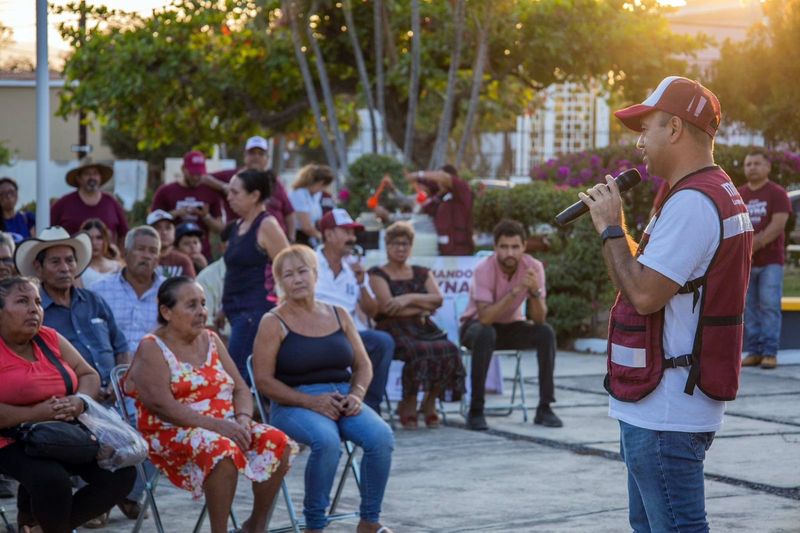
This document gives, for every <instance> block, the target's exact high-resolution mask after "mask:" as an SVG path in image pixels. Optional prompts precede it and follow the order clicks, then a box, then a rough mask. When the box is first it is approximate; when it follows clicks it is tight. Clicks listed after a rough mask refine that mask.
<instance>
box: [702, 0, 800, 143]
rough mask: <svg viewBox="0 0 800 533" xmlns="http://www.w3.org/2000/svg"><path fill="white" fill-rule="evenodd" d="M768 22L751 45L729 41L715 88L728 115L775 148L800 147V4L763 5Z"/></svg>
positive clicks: (775, 1) (794, 0)
mask: <svg viewBox="0 0 800 533" xmlns="http://www.w3.org/2000/svg"><path fill="white" fill-rule="evenodd" d="M762 5H763V8H764V13H765V15H766V16H767V20H768V23H758V24H756V25H755V26H754V27H753V28H752V29H751V30H750V33H749V35H748V38H747V39H746V40H745V41H742V42H738V43H733V42H726V43H724V45H723V46H722V49H721V53H720V58H719V60H718V61H717V62H716V64H715V65H714V76H713V82H712V84H711V87H712V88H713V90H714V92H715V93H716V94H717V95H718V96H719V98H720V101H721V102H722V104H723V105H722V111H723V113H724V114H726V115H727V116H728V117H729V118H731V119H733V120H739V121H741V122H743V123H744V124H745V125H747V126H748V127H749V128H751V129H754V130H759V131H761V132H762V133H763V135H764V138H765V140H766V141H767V143H768V144H770V145H775V144H778V143H785V144H787V145H789V147H790V148H793V149H796V148H798V146H800V106H798V105H797V80H798V79H800V38H798V35H800V0H768V1H766V2H763V4H762Z"/></svg>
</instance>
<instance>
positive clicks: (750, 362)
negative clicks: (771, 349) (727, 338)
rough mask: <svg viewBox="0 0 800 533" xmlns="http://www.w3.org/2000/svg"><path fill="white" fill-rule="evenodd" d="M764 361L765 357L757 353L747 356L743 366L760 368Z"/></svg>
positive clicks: (743, 360)
mask: <svg viewBox="0 0 800 533" xmlns="http://www.w3.org/2000/svg"><path fill="white" fill-rule="evenodd" d="M762 359H764V356H763V355H758V354H755V353H751V354H747V357H745V358H744V359H742V366H758V365H760V364H761V360H762Z"/></svg>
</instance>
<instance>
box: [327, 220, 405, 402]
mask: <svg viewBox="0 0 800 533" xmlns="http://www.w3.org/2000/svg"><path fill="white" fill-rule="evenodd" d="M319 228H320V233H321V234H322V240H323V244H322V246H320V247H319V248H317V260H318V261H319V272H318V276H319V279H318V280H317V289H316V293H315V296H316V298H317V299H318V300H319V301H321V302H327V303H329V304H333V305H339V306H341V307H343V308H344V309H346V310H347V312H348V313H350V316H352V317H353V320H355V323H356V327H358V332H359V335H361V341H362V342H363V343H364V348H365V349H366V350H367V354H368V355H369V358H370V361H372V383H370V386H369V389H367V394H366V396H365V397H364V403H366V404H367V405H369V406H370V407H371V408H372V409H373V410H374V411H375V412H376V413H379V414H380V412H381V406H380V404H381V399H382V398H383V395H384V394H385V390H386V381H387V379H388V378H389V366H390V365H391V363H392V357H393V356H394V339H392V336H391V335H389V334H388V333H386V332H383V331H377V330H374V329H369V326H368V324H367V323H366V320H369V318H371V317H373V316H374V315H375V313H377V311H378V302H377V301H376V300H375V298H374V296H373V295H372V293H371V292H370V289H369V279H368V276H367V273H366V271H365V270H364V266H363V265H362V264H361V263H360V262H358V260H357V259H358V258H357V257H356V256H353V253H352V252H353V247H354V246H355V244H356V231H361V230H363V229H364V226H362V225H361V224H356V223H355V222H353V219H352V218H351V217H350V215H349V214H348V213H347V211H345V210H344V209H334V210H332V211H329V212H328V213H326V214H325V215H324V216H323V217H322V219H321V220H320V223H319ZM350 258H353V259H350ZM362 313H363V314H364V315H366V317H367V318H366V320H365V319H364V318H362V316H361V315H362Z"/></svg>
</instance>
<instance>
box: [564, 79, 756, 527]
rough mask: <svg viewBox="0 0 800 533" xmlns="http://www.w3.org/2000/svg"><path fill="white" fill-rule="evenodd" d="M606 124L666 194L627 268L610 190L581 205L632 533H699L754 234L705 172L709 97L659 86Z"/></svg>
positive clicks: (735, 197)
mask: <svg viewBox="0 0 800 533" xmlns="http://www.w3.org/2000/svg"><path fill="white" fill-rule="evenodd" d="M615 115H616V117H617V118H619V119H620V120H621V121H622V123H623V124H625V125H626V126H627V127H628V128H630V129H632V130H634V131H638V132H641V133H640V135H639V140H638V142H637V144H636V146H637V147H638V148H639V149H640V150H641V151H642V154H643V156H644V162H645V164H646V165H647V171H648V172H649V173H650V174H651V175H653V174H654V175H657V176H660V177H661V178H663V179H664V180H666V181H667V182H668V183H669V187H670V190H669V194H668V195H667V197H666V199H665V201H664V202H663V203H662V204H661V206H660V207H659V208H658V209H657V211H656V213H655V215H654V216H653V218H652V219H651V220H650V223H649V224H648V226H647V228H646V229H645V232H644V235H643V237H642V240H641V242H640V243H639V248H638V250H637V251H636V254H635V255H632V254H631V249H630V248H629V243H628V238H627V237H628V236H627V234H626V232H625V230H624V226H623V224H624V222H623V219H622V207H621V206H622V200H621V198H620V194H619V189H618V187H617V185H616V183H615V182H614V180H613V179H612V178H611V176H606V183H603V184H599V185H596V186H595V187H592V188H591V189H588V190H587V191H586V193H580V198H581V199H582V200H583V201H584V202H585V203H586V204H587V205H588V206H589V209H590V213H591V216H592V221H593V222H594V226H595V229H596V230H597V232H598V233H599V234H600V235H601V238H602V242H603V244H602V247H603V257H604V258H605V261H606V264H607V266H608V270H609V273H610V275H611V278H612V280H613V281H614V284H615V285H616V286H617V288H618V289H619V293H618V295H617V301H616V303H615V304H614V307H613V308H612V310H611V316H610V319H609V334H608V336H609V340H608V346H609V350H608V374H607V376H606V380H605V387H606V390H608V392H609V394H610V395H611V398H610V400H609V414H610V416H611V417H613V418H616V419H617V420H619V424H620V453H621V455H622V458H623V460H624V461H625V464H626V466H627V467H628V505H629V519H630V525H631V527H632V528H633V529H634V530H635V531H693V532H694V531H697V532H700V531H708V521H707V519H706V511H705V496H704V482H703V462H704V459H705V453H706V450H707V449H708V448H709V447H710V446H711V442H712V441H713V439H714V434H715V432H716V431H718V430H719V429H720V427H721V426H722V419H723V414H724V411H725V401H726V400H733V399H734V398H735V396H736V391H737V389H738V385H739V380H738V378H739V365H740V360H741V352H742V335H743V327H742V314H743V312H744V304H745V293H746V290H747V282H748V279H749V274H750V250H751V249H752V243H753V226H752V225H751V223H750V217H749V216H748V214H747V208H746V206H745V205H744V202H742V198H741V196H740V195H739V192H738V191H737V190H736V187H735V186H734V185H733V183H732V182H731V180H730V178H729V177H728V175H727V174H726V173H725V172H724V171H723V170H722V169H721V168H720V167H718V166H716V165H715V164H714V157H713V147H714V135H715V134H716V131H717V128H718V127H719V123H720V118H721V111H720V105H719V101H718V100H717V97H716V96H715V95H714V93H712V92H711V91H709V90H708V89H707V88H705V87H703V86H702V85H701V84H700V83H698V82H696V81H692V80H689V79H686V78H682V77H679V76H670V77H668V78H666V79H664V80H663V81H662V82H661V83H660V84H659V85H658V87H657V88H656V90H655V91H654V92H653V94H651V95H650V96H649V97H648V98H647V99H646V100H645V101H644V102H643V103H642V104H638V105H634V106H631V107H628V108H625V109H622V110H620V111H617V112H616V113H615Z"/></svg>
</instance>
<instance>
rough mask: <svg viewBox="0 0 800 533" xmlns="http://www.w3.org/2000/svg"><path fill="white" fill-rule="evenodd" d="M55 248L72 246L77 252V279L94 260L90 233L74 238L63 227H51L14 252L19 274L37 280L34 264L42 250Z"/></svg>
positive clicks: (78, 234) (28, 240)
mask: <svg viewBox="0 0 800 533" xmlns="http://www.w3.org/2000/svg"><path fill="white" fill-rule="evenodd" d="M53 246H70V247H72V249H73V250H75V260H76V261H77V263H78V270H77V271H76V273H75V276H76V277H77V276H80V275H81V274H82V273H83V271H84V270H86V267H88V266H89V262H90V261H91V260H92V239H91V238H90V237H89V234H88V233H85V232H80V233H76V234H75V236H74V237H70V236H69V233H68V232H67V230H65V229H64V228H62V227H61V226H51V227H49V228H47V229H45V230H44V231H42V233H41V235H39V236H38V237H35V238H33V239H26V240H24V241H22V242H21V243H20V244H19V246H17V250H16V251H15V252H14V263H16V265H17V270H18V271H19V273H20V274H22V275H23V276H27V277H30V278H35V277H36V269H35V268H34V266H33V262H34V260H35V259H36V256H37V255H39V252H41V251H42V250H46V249H48V248H52V247H53Z"/></svg>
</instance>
